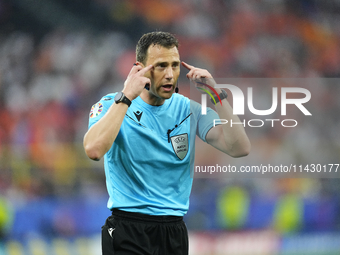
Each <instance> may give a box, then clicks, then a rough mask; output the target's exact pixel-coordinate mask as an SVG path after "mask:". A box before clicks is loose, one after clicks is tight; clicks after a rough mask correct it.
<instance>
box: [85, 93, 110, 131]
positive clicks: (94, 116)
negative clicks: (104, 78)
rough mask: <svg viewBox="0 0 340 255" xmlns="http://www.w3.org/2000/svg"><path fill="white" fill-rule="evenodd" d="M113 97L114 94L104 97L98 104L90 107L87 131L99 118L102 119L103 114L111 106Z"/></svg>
mask: <svg viewBox="0 0 340 255" xmlns="http://www.w3.org/2000/svg"><path fill="white" fill-rule="evenodd" d="M115 95H116V93H113V94H109V95H107V96H104V97H103V98H102V99H100V101H99V102H97V103H95V104H94V105H92V107H91V111H90V114H89V126H88V128H89V129H90V128H91V127H92V126H93V125H94V124H95V123H97V122H98V121H99V120H100V119H101V118H103V116H104V115H105V113H106V112H107V111H108V109H109V108H110V107H111V105H112V104H113V102H114V97H115Z"/></svg>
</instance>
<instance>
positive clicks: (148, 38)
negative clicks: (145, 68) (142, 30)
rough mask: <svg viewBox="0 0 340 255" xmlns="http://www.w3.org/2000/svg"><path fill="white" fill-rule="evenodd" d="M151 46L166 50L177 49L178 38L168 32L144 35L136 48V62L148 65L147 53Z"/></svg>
mask: <svg viewBox="0 0 340 255" xmlns="http://www.w3.org/2000/svg"><path fill="white" fill-rule="evenodd" d="M150 45H160V46H162V47H165V48H168V49H170V48H172V47H175V46H176V47H177V49H178V40H177V38H176V37H175V36H174V35H172V34H170V33H168V32H161V31H157V32H151V33H147V34H144V35H143V36H142V37H141V38H140V39H139V41H138V43H137V46H136V60H137V61H138V62H141V63H143V64H145V63H146V58H147V52H148V49H149V47H150Z"/></svg>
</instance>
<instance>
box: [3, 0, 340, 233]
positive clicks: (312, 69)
mask: <svg viewBox="0 0 340 255" xmlns="http://www.w3.org/2000/svg"><path fill="white" fill-rule="evenodd" d="M153 30H165V31H169V32H172V33H175V34H176V35H177V37H178V38H179V41H180V54H181V58H182V59H183V60H185V61H186V62H188V63H191V64H192V65H196V66H199V67H202V68H207V69H208V70H209V71H210V72H211V73H212V74H214V76H215V77H223V78H225V77H233V78H235V77H236V78H237V77H249V78H315V79H324V80H326V81H330V83H331V84H324V85H319V86H315V87H310V88H309V89H310V90H311V91H312V98H313V100H311V103H310V104H311V105H310V107H311V108H312V109H313V110H314V113H317V114H315V115H314V116H313V117H314V118H313V120H311V121H310V122H306V123H305V126H304V128H303V129H297V131H296V132H293V131H291V130H286V129H284V128H277V129H272V130H266V129H261V131H259V130H256V131H253V130H252V129H248V130H247V132H248V134H249V136H250V138H251V141H252V143H253V150H254V151H255V152H254V154H253V156H251V155H249V158H250V159H249V161H247V162H248V163H249V164H251V163H252V162H258V161H260V160H262V159H266V160H267V159H268V158H270V157H272V156H273V155H276V156H277V158H278V159H279V160H280V156H281V155H282V158H286V157H285V156H287V155H288V158H289V159H291V160H293V161H294V162H291V163H295V162H298V163H299V162H300V163H301V162H305V163H308V162H307V161H308V160H309V159H313V158H314V159H315V158H317V159H319V160H320V161H321V162H322V163H339V161H340V160H339V158H340V139H339V135H338V131H339V130H340V118H339V112H340V103H339V100H338V99H339V96H340V87H339V86H334V84H336V83H337V80H336V78H339V76H340V1H338V0H329V1H322V0H242V1H240V0H216V1H213V0H184V1H180V0H174V1H162V0H161V1H156V0H140V1H137V0H129V1H122V0H115V1H110V0H72V1H68V0H36V1H29V0H11V1H9V0H0V107H1V111H0V236H1V238H5V239H8V238H25V237H26V236H28V235H44V236H73V235H77V234H81V235H91V234H94V233H98V232H99V230H100V226H101V225H102V223H103V222H104V219H105V218H106V217H107V215H108V214H109V212H108V211H107V210H106V209H105V207H106V199H107V195H106V188H105V179H104V171H103V170H102V165H101V163H98V162H91V161H90V160H89V159H87V158H86V156H85V155H84V152H83V148H82V138H83V135H84V134H85V132H86V130H87V123H88V113H89V110H90V108H91V106H92V104H94V103H95V102H97V101H98V100H99V99H100V98H101V97H102V96H104V95H105V94H107V93H110V92H115V91H118V90H120V89H122V87H123V82H124V80H125V77H126V76H127V74H128V72H129V70H130V68H131V66H132V64H133V63H134V60H135V53H134V50H135V49H134V46H135V44H136V41H137V40H138V38H139V37H140V36H141V35H142V34H143V33H145V32H149V31H153ZM182 72H184V70H182ZM182 84H183V85H182ZM185 85H188V81H187V80H186V78H185V75H183V74H181V77H180V86H183V89H182V90H181V91H180V92H182V93H184V94H187V95H188V94H189V92H188V86H185ZM314 99H316V100H314ZM270 100H271V98H270ZM302 122H303V121H302ZM254 146H255V147H254ZM198 150H199V149H198ZM151 153H152V152H151ZM252 153H253V152H252ZM210 156H211V157H206V158H209V160H206V159H204V158H202V157H200V158H199V159H198V162H199V163H198V164H199V165H204V164H210V163H211V162H213V161H218V162H221V159H219V158H218V157H220V154H218V153H215V152H211V155H210ZM252 160H253V161H252ZM239 161H242V159H239ZM222 162H229V159H225V158H223V160H222ZM230 162H235V161H230ZM321 162H320V163H321ZM339 171H340V169H339ZM339 184H340V182H339V179H331V178H329V179H327V178H325V179H316V178H298V179H292V178H290V179H283V178H277V179H266V178H262V179H261V178H256V179H247V178H242V179H232V178H222V179H217V178H198V179H195V180H194V187H193V192H192V198H191V209H190V211H189V213H188V215H187V216H186V220H187V224H188V227H189V229H190V230H202V231H213V230H233V231H235V230H264V229H265V230H268V229H271V230H275V231H277V232H278V233H301V232H309V231H310V232H313V231H331V232H332V231H340V185H339ZM28 216H29V217H28Z"/></svg>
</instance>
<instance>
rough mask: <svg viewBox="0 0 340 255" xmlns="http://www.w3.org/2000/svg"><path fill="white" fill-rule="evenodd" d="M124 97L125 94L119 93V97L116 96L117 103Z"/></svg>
mask: <svg viewBox="0 0 340 255" xmlns="http://www.w3.org/2000/svg"><path fill="white" fill-rule="evenodd" d="M123 96H124V94H123V92H118V93H117V95H116V96H115V102H120V100H121V99H122V98H123Z"/></svg>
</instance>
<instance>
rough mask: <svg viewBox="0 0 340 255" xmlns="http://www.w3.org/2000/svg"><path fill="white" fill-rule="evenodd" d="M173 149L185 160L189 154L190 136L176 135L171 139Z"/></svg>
mask: <svg viewBox="0 0 340 255" xmlns="http://www.w3.org/2000/svg"><path fill="white" fill-rule="evenodd" d="M171 144H172V148H173V149H174V151H175V153H176V156H177V157H178V158H179V159H180V160H183V159H184V158H185V156H186V155H187V153H188V150H189V146H188V134H181V135H175V136H172V137H171Z"/></svg>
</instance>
